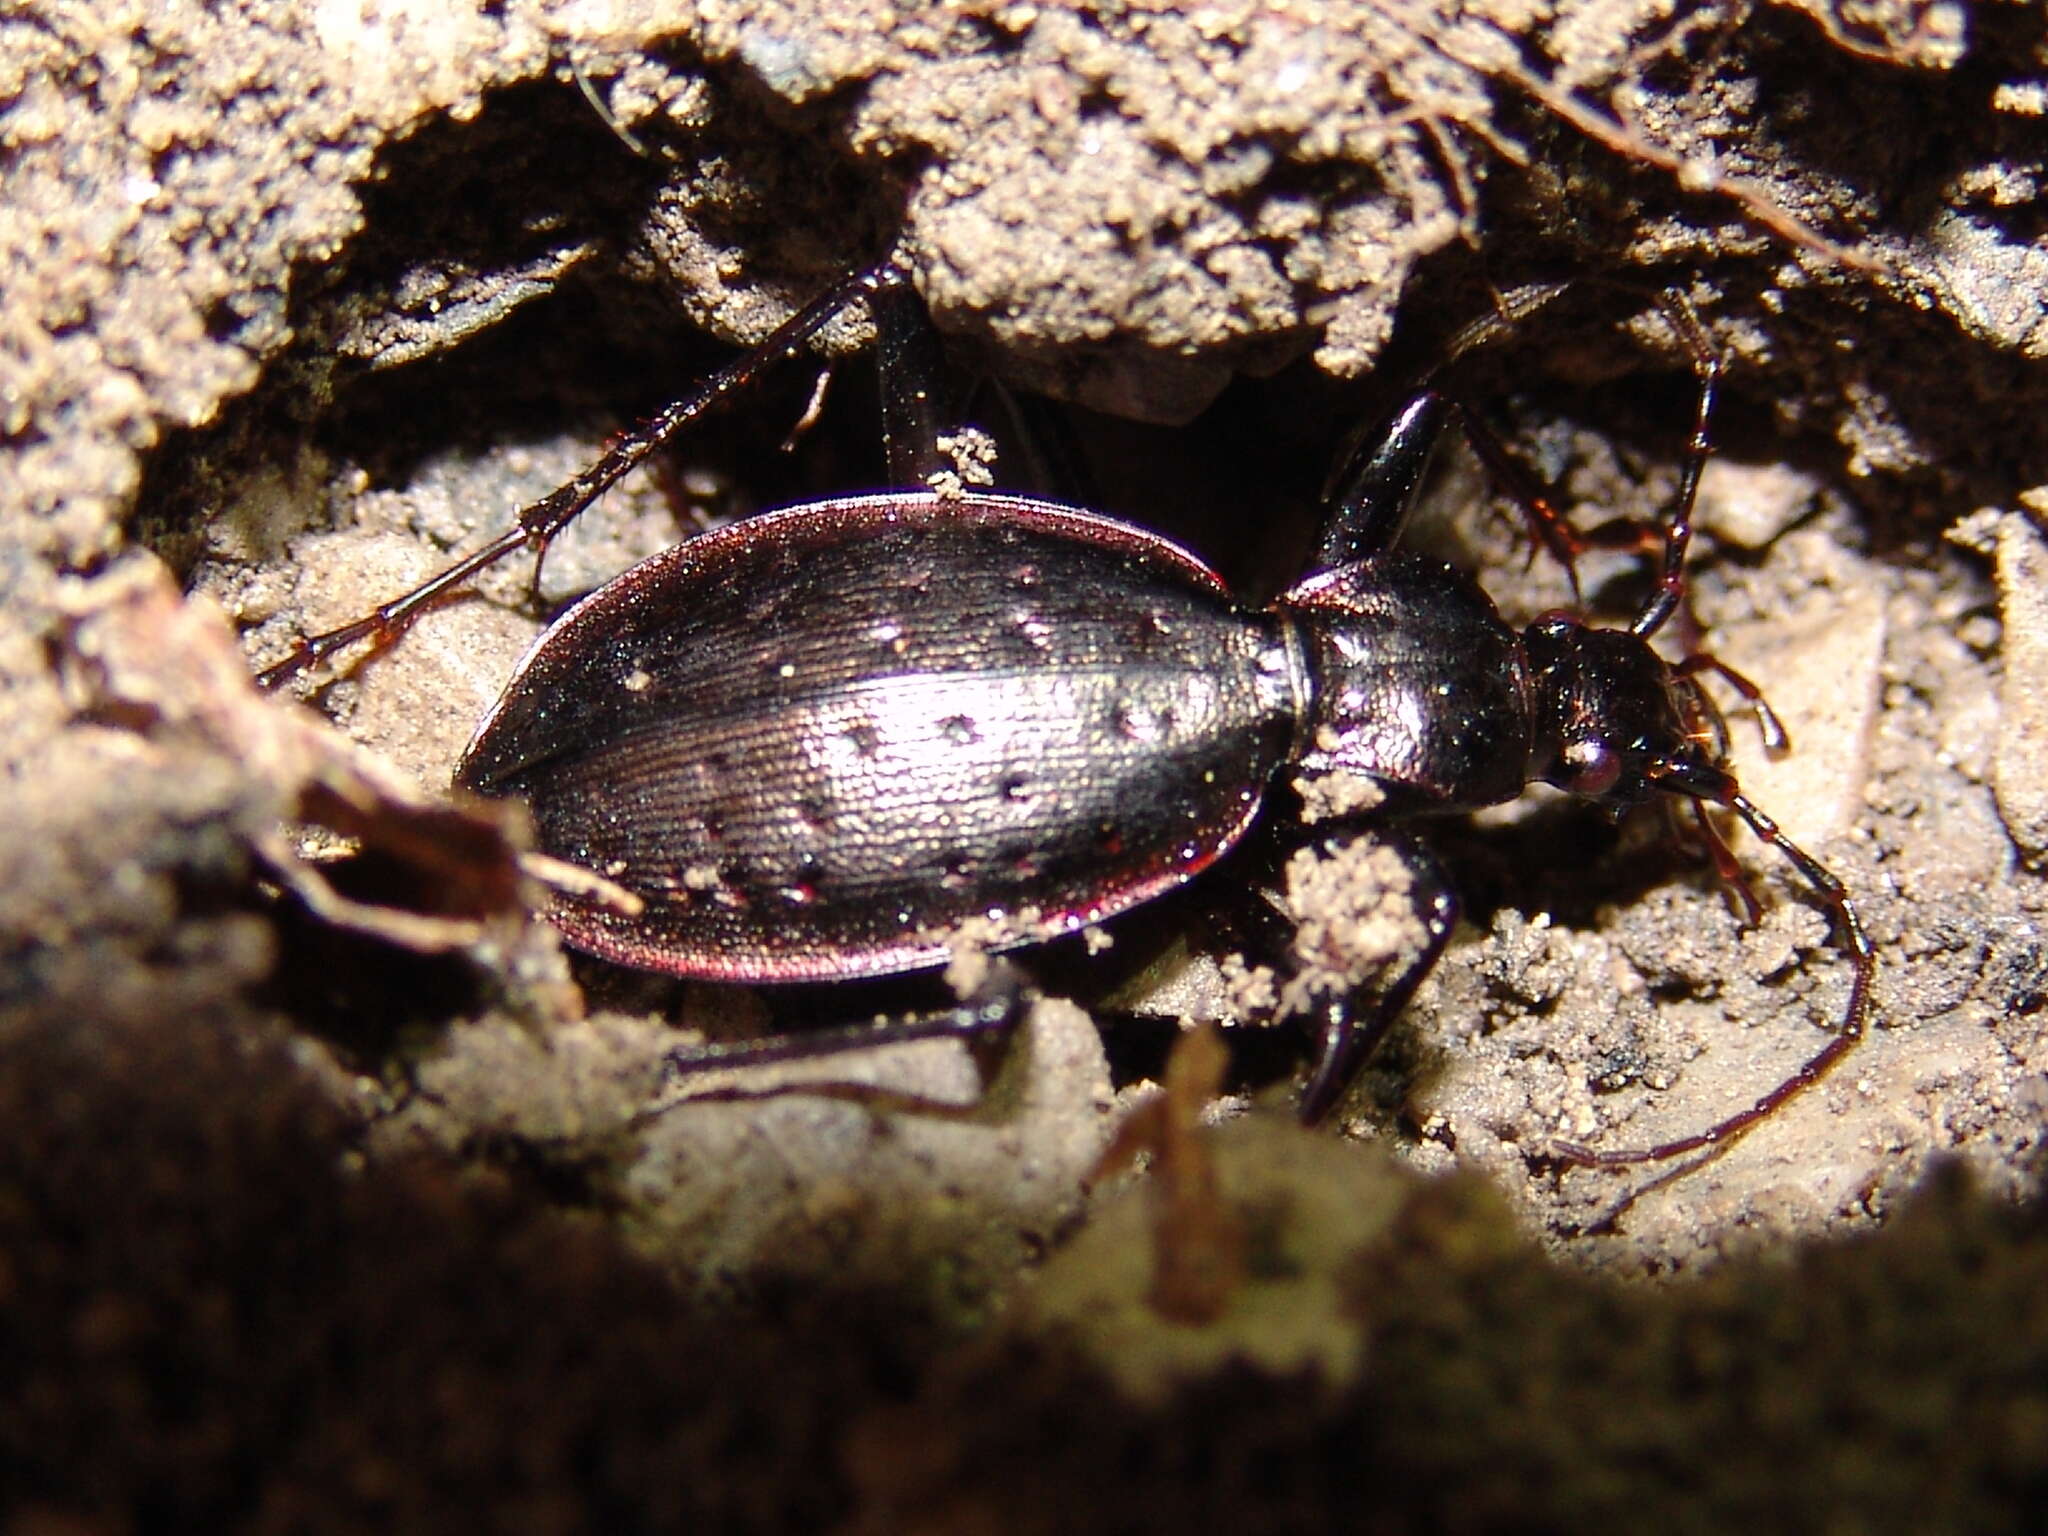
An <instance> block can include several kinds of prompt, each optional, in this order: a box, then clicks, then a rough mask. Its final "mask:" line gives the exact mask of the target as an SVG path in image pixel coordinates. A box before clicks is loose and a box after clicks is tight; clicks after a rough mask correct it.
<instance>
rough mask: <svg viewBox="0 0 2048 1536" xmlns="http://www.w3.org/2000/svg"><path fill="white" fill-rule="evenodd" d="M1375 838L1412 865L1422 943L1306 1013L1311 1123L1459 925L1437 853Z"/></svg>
mask: <svg viewBox="0 0 2048 1536" xmlns="http://www.w3.org/2000/svg"><path fill="white" fill-rule="evenodd" d="M1373 836H1374V838H1375V840H1376V841H1377V842H1379V843H1380V844H1381V845H1382V846H1385V847H1390V848H1392V849H1394V850H1396V851H1397V853H1398V855H1399V857H1400V859H1401V862H1402V863H1403V864H1405V865H1406V866H1407V868H1408V871H1409V876H1410V886H1409V897H1410V900H1411V902H1412V911H1413V914H1414V918H1415V920H1416V922H1417V923H1419V924H1420V926H1421V930H1422V937H1421V942H1420V943H1419V944H1418V945H1417V946H1416V947H1415V949H1414V950H1413V951H1412V952H1411V953H1410V954H1409V955H1408V956H1407V957H1406V958H1405V959H1404V960H1403V961H1402V962H1401V964H1400V968H1399V969H1398V970H1397V971H1395V972H1394V974H1393V976H1392V978H1391V979H1390V980H1380V979H1377V978H1376V979H1375V980H1374V981H1372V982H1369V983H1367V984H1366V985H1364V986H1361V987H1354V988H1350V989H1347V990H1345V991H1341V992H1332V993H1330V994H1328V995H1326V996H1325V997H1323V998H1322V999H1321V1000H1320V1001H1319V1002H1318V1003H1317V1005H1316V1006H1315V1007H1314V1009H1313V1010H1312V1011H1311V1014H1310V1016H1311V1017H1312V1018H1313V1019H1314V1020H1315V1029H1316V1060H1315V1065H1314V1067H1313V1068H1312V1069H1311V1070H1310V1072H1309V1079H1308V1086H1307V1087H1306V1088H1305V1089H1303V1090H1302V1095H1301V1109H1300V1114H1301V1122H1302V1124H1304V1125H1314V1124H1316V1123H1317V1122H1318V1121H1320V1120H1321V1119H1322V1118H1323V1117H1324V1116H1325V1115H1327V1114H1328V1113H1329V1112H1330V1111H1331V1110H1332V1109H1333V1108H1335V1107H1336V1104H1337V1100H1338V1099H1339V1098H1341V1097H1342V1096H1343V1093H1344V1090H1345V1089H1346V1088H1348V1087H1349V1086H1350V1085H1351V1079H1352V1078H1353V1077H1355V1076H1356V1075H1357V1073H1358V1069H1359V1068H1360V1067H1362V1066H1363V1065H1365V1063H1366V1062H1367V1061H1368V1060H1369V1059H1371V1057H1372V1054H1373V1052H1374V1051H1375V1050H1377V1049H1378V1048H1379V1044H1380V1041H1381V1040H1383V1039H1384V1038H1386V1033H1387V1030H1388V1029H1389V1028H1390V1027H1391V1026H1392V1025H1393V1022H1394V1020H1395V1019H1396V1018H1398V1017H1399V1016H1400V1013H1401V1010H1402V1009H1404V1008H1406V1007H1407V1006H1408V1003H1409V1001H1410V999H1412V998H1413V997H1414V996H1415V989H1416V988H1417V987H1419V986H1421V985H1422V980H1423V978H1424V977H1425V976H1427V975H1428V974H1429V973H1430V972H1431V971H1432V970H1434V969H1435V968H1436V963H1437V961H1438V960H1439V959H1440V958H1441V957H1442V955H1443V952H1444V946H1445V945H1446V944H1448V943H1449V942H1450V939H1451V930H1452V929H1454V928H1456V927H1457V925H1458V897H1457V894H1456V892H1454V891H1453V890H1452V889H1451V886H1450V882H1449V880H1448V879H1447V878H1446V877H1445V875H1444V871H1443V866H1442V865H1441V864H1439V863H1438V862H1437V859H1436V856H1435V855H1434V854H1432V853H1431V852H1429V850H1428V849H1426V848H1425V847H1423V846H1422V844H1421V843H1419V842H1417V841H1415V840H1414V839H1412V838H1407V837H1399V836H1394V835H1390V834H1387V833H1385V832H1375V833H1374V834H1373Z"/></svg>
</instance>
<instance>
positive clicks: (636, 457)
mask: <svg viewBox="0 0 2048 1536" xmlns="http://www.w3.org/2000/svg"><path fill="white" fill-rule="evenodd" d="M908 281H909V279H908V278H907V276H906V275H905V274H904V272H903V270H902V268H900V267H899V266H898V265H897V264H896V262H895V260H894V258H890V259H887V260H884V261H881V262H878V263H877V264H876V265H874V266H872V267H864V268H862V269H861V270H860V271H858V272H854V273H852V274H850V275H849V276H847V277H844V278H841V279H840V280H839V281H838V282H837V283H834V284H833V285H832V286H831V287H830V288H828V289H826V290H825V292H824V293H823V294H821V295H820V296H819V297H817V298H816V299H813V300H812V301H811V302H810V303H809V304H807V305H805V306H804V307H803V308H802V309H800V310H798V311H797V312H796V313H795V314H794V315H792V316H791V317H790V318H789V319H787V320H785V321H784V322H783V323H782V324H781V325H780V326H778V327H776V329H775V330H774V331H772V332H771V333H770V334H769V336H768V339H767V340H766V341H764V342H762V343H761V344H760V345H759V346H757V347H755V348H753V349H752V350H751V351H749V352H746V353H743V354H742V355H741V356H739V357H737V358H735V359H733V360H732V361H731V362H730V363H727V364H726V365H725V366H724V367H723V368H721V369H719V370H718V371H717V372H716V373H713V374H711V375H709V376H708V377H707V378H705V379H704V380H703V381H702V382H701V383H699V384H698V385H697V386H696V388H694V389H692V390H691V391H690V392H689V393H688V394H686V395H684V396H683V397H682V398H680V399H678V400H675V401H673V402H671V403H670V404H668V405H666V406H664V407H663V408H662V409H661V410H659V411H657V412H656V413H655V414H654V415H653V416H651V417H649V418H648V419H647V420H646V421H644V422H642V423H641V424H640V425H639V426H637V427H635V428H633V429H632V430H631V431H629V432H625V433H622V434H620V435H619V437H618V438H617V439H615V440H614V442H613V443H612V445H611V446H610V447H609V448H607V449H606V450H605V451H604V453H603V455H602V456H600V457H599V459H598V460H597V462H596V463H594V464H592V465H591V466H590V467H589V468H587V469H585V470H583V471H582V472H581V473H580V474H578V475H576V476H575V477H574V478H573V479H571V480H570V481H568V482H567V483H566V484H564V485H561V486H559V487H557V488H556V489H555V490H553V491H551V492H549V493H548V494H547V495H546V496H543V497H542V498H541V499H540V500H539V501H536V502H534V503H533V504H532V505H530V506H527V507H524V508H522V509H521V510H520V512H519V520H518V522H517V524H516V525H515V526H513V527H511V528H509V529H507V530H506V531H505V532H503V533H501V534H499V535H498V536H497V537H496V538H495V539H493V540H491V542H490V543H488V544H486V545H485V546H484V547H483V548H482V549H480V550H478V551H476V553H474V554H472V555H469V556H468V557H466V558H464V559H462V560H459V561H457V562H456V563H455V564H454V565H451V566H450V567H448V569H446V570H444V571H442V572H441V573H440V574H439V575H437V576H432V577H429V578H428V579H427V580H426V581H424V582H422V583H420V585H419V586H417V587H414V588H413V589H412V590H411V591H410V592H406V593H402V594H401V595H399V596H398V597H395V598H393V599H392V600H391V601H390V602H387V603H385V604H383V605H381V606H380V607H378V608H377V609H376V610H375V611H374V612H372V613H368V614H365V615H364V616H363V617H362V618H360V619H356V620H354V621H353V622H351V623H348V624H344V625H341V626H340V627H339V628H336V629H330V630H327V631H326V632H324V633H322V634H317V635H311V636H308V637H307V638H306V639H303V640H301V641H300V642H299V643H298V644H297V645H296V646H295V647H294V648H293V649H292V650H291V651H289V652H287V653H286V655H285V656H284V657H283V658H282V659H281V660H279V661H275V662H272V663H271V664H270V665H269V666H267V667H265V668H264V669H263V670H262V671H260V672H258V673H257V674H256V682H257V685H258V686H259V687H262V688H276V687H278V686H280V685H281V684H283V683H286V682H288V681H290V680H291V679H292V678H293V677H296V676H297V675H298V674H299V673H301V672H303V671H305V670H306V668H308V667H310V666H314V665H316V664H318V663H320V662H323V661H325V660H327V658H328V657H330V656H332V655H334V654H335V653H336V652H337V651H340V650H343V649H346V648H347V647H348V646H351V645H354V644H356V643H357V642H358V641H362V640H374V641H376V642H377V643H378V644H380V645H385V644H389V643H390V642H391V641H393V640H395V639H397V637H398V636H399V635H401V634H403V633H404V632H405V631H406V629H408V628H409V627H411V625H412V622H413V620H414V619H416V618H418V617H419V615H420V614H421V613H422V612H423V611H425V610H426V609H428V608H430V607H432V606H433V605H434V604H435V603H437V602H439V601H441V600H442V598H444V597H445V596H447V595H448V594H449V593H450V592H452V591H454V590H456V589H457V588H459V587H461V586H462V584H463V583H465V582H467V581H468V580H469V579H470V578H471V577H472V576H475V575H476V574H477V573H479V572H480V571H484V570H487V569H489V568H490V567H491V566H493V565H496V564H497V563H498V562H499V561H500V560H503V559H505V558H506V557H507V556H509V555H512V554H514V553H516V552H517V551H519V550H522V549H545V548H546V547H547V544H548V542H549V541H550V540H552V539H553V538H554V536H555V535H556V534H558V533H560V532H561V531H562V529H564V528H565V527H567V526H568V525H569V524H570V523H571V522H573V521H574V520H575V519H576V517H577V516H578V515H580V514H581V513H582V511H583V510H584V508H586V507H588V506H589V505H590V504H591V503H592V502H594V501H596V500H597V498H598V497H599V496H602V495H603V494H604V493H605V492H606V491H608V490H610V489H611V487H612V486H613V485H614V484H615V483H616V482H617V481H619V480H620V479H621V478H622V477H623V476H624V475H625V474H626V472H627V471H628V470H630V469H632V468H633V467H634V466H635V465H637V464H639V463H640V462H641V461H642V460H643V459H645V458H646V457H647V456H648V455H649V454H651V453H653V452H654V451H655V450H656V449H658V448H660V447H661V446H662V445H663V444H665V443H666V442H668V440H669V439H670V438H672V437H674V436H675V435H676V433H677V432H679V431H681V430H682V429H683V428H684V427H685V426H687V425H689V424H690V423H691V422H693V421H695V420H696V419H697V418H698V417H700V416H702V415H704V414H705V413H706V412H707V411H709V410H711V409H712V408H713V407H715V406H717V405H720V404H722V403H723V402H724V401H726V400H727V399H729V398H730V397H732V396H733V395H735V394H737V393H739V392H741V391H743V390H745V389H746V388H747V387H748V386H749V385H751V384H752V383H753V382H754V380H755V379H757V378H759V377H760V376H761V375H762V374H764V373H766V372H767V371H768V370H770V369H771V368H773V367H775V365H776V364H778V363H780V362H782V361H783V360H784V359H785V358H789V357H793V356H795V355H796V354H797V353H798V352H800V351H802V350H803V349H804V348H805V347H806V346H808V345H809V344H810V343H811V341H812V340H813V338H815V337H816V336H817V335H818V334H819V333H820V332H822V331H823V330H824V329H825V328H826V327H827V326H829V325H830V324H832V322H833V321H835V320H837V319H838V318H839V317H840V315H842V314H843V313H845V312H846V311H847V310H848V309H850V308H852V307H853V306H854V305H856V304H860V303H874V302H876V301H877V299H878V298H880V296H882V295H884V294H888V293H890V292H893V291H895V290H898V289H901V288H903V287H904V286H905V285H906V284H907V283H908Z"/></svg>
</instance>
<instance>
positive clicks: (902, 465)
mask: <svg viewBox="0 0 2048 1536" xmlns="http://www.w3.org/2000/svg"><path fill="white" fill-rule="evenodd" d="M868 307H869V309H870V310H871V311H872V312H873V314H874V317H875V368H876V370H877V371H878V373H879V374H880V377H881V385H882V451H883V453H884V454H885V455H886V458H887V463H888V479H889V484H890V485H892V486H916V487H918V488H919V489H923V488H925V487H927V486H929V485H930V484H931V483H932V477H933V476H934V475H936V474H938V473H940V472H941V471H943V470H946V469H949V468H951V467H952V461H951V460H950V459H949V458H947V456H946V455H945V453H944V452H942V451H941V449H940V447H939V439H940V437H941V436H943V435H944V434H946V433H948V432H950V431H952V430H953V428H954V426H955V425H956V424H955V423H954V422H952V421H950V420H948V419H947V416H948V413H947V410H946V406H947V396H946V360H945V354H944V353H943V352H942V351H941V350H940V347H939V333H938V331H937V330H936V329H935V328H934V327H933V325H932V321H931V316H930V314H929V313H927V312H926V310H925V307H924V300H923V299H921V298H920V297H918V294H917V291H916V290H915V289H913V288H912V287H911V286H910V285H909V284H908V283H898V284H895V285H892V286H889V287H884V288H882V289H880V290H878V291H877V292H876V293H875V294H873V295H872V296H871V297H870V298H869V300H868Z"/></svg>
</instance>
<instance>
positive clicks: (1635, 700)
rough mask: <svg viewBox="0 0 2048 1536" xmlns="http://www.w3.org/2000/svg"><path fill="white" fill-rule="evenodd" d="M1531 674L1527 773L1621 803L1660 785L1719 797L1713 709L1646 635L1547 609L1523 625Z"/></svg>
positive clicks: (1616, 806)
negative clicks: (1531, 721)
mask: <svg viewBox="0 0 2048 1536" xmlns="http://www.w3.org/2000/svg"><path fill="white" fill-rule="evenodd" d="M1522 642H1523V644H1524V645H1525V646H1526V647H1527V649H1528V655H1529V671H1530V678H1531V682H1532V684H1533V687H1532V690H1531V692H1532V701H1533V704H1534V716H1535V718H1534V725H1535V729H1534V732H1533V733H1532V739H1531V742H1530V753H1529V777H1530V778H1531V779H1540V780H1542V781H1543V782H1544V783H1546V784H1552V785H1555V786H1556V787H1557V788H1559V789H1562V790H1565V791H1568V792H1569V793H1571V794H1574V795H1579V796H1581V797H1583V798H1585V799H1587V800H1592V801H1596V802H1597V803H1599V804H1601V805H1603V806H1606V807H1607V808H1609V809H1610V810H1612V811H1615V812H1617V813H1619V812H1621V811H1625V810H1627V809H1628V808H1629V807H1630V806H1633V805H1639V804H1641V803H1642V802H1643V801H1644V800H1646V799H1648V798H1649V797H1650V795H1651V794H1652V793H1654V792H1656V791H1659V790H1662V791H1666V792H1670V793H1676V794H1684V795H1690V796H1693V797H1696V798H1699V799H1704V800H1716V801H1722V802H1724V803H1725V801H1726V799H1727V796H1728V794H1729V793H1731V792H1732V791H1733V790H1734V787H1735V786H1734V781H1733V780H1732V779H1730V778H1729V776H1728V775H1727V773H1726V772H1724V771H1723V770H1722V768H1721V760H1722V758H1723V756H1724V753H1725V747H1726V743H1725V740H1724V735H1723V732H1722V730H1721V727H1720V720H1719V717H1718V715H1717V714H1716V713H1715V712H1714V710H1713V708H1712V706H1711V705H1709V704H1708V703H1707V702H1706V700H1705V696H1704V695H1703V694H1702V693H1701V692H1700V689H1699V685H1698V684H1697V683H1696V682H1694V681H1693V680H1692V679H1691V678H1688V677H1682V676H1680V675H1678V674H1677V673H1676V672H1674V671H1673V669H1672V667H1671V666H1670V664H1669V663H1667V662H1666V661H1665V660H1664V658H1663V657H1661V656H1659V655H1658V654H1657V653H1656V652H1655V651H1653V650H1652V649H1651V648H1650V644H1649V642H1648V641H1647V640H1645V639H1644V638H1642V637H1641V636H1640V635H1637V634H1633V633H1631V632H1630V631H1628V630H1625V629H1595V628H1592V627H1590V626H1588V625H1586V624H1583V623H1581V622H1580V621H1579V620H1577V619H1576V618H1573V617H1572V616H1571V615H1569V614H1559V613H1552V614H1545V615H1544V616H1543V617H1542V618H1539V619H1538V620H1537V621H1536V622H1535V623H1533V624H1531V625H1530V626H1529V627H1528V629H1527V630H1525V631H1524V632H1523V635H1522Z"/></svg>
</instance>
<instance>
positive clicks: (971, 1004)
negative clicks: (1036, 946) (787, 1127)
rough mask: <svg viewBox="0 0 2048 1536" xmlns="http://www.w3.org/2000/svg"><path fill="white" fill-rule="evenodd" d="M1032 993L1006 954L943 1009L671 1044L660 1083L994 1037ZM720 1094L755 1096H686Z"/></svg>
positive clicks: (805, 1087)
mask: <svg viewBox="0 0 2048 1536" xmlns="http://www.w3.org/2000/svg"><path fill="white" fill-rule="evenodd" d="M1037 996H1038V994H1037V992H1036V990H1035V989H1034V988H1032V987H1031V986H1030V985H1028V984H1027V983H1026V981H1025V979H1024V977H1023V974H1022V973H1021V972H1020V971H1019V970H1018V969H1017V967H1016V966H1014V965H1012V964H1010V963H1009V962H1008V961H1006V960H1000V959H998V960H993V961H991V962H990V963H989V965H988V967H987V969H986V972H985V974H984V976H983V978H982V980H981V981H980V982H979V983H977V984H976V986H975V987H974V988H973V989H972V990H971V991H970V992H969V993H968V994H967V995H966V996H964V997H963V998H962V999H961V1000H960V1002H959V1003H957V1004H956V1005H954V1006H953V1007H951V1008H936V1009H929V1010H924V1011H921V1012H916V1013H906V1014H893V1015H883V1016H880V1017H877V1018H873V1019H869V1020H866V1021H863V1022H861V1023H857V1024H841V1025H829V1026H827V1027H825V1028H822V1029H809V1030H802V1031H793V1032H790V1033H786V1034H773V1035H767V1036H763V1037H761V1038H759V1039H754V1040H711V1041H703V1042H700V1043H698V1044H694V1045H686V1046H679V1047H677V1048H676V1049H675V1050H673V1051H670V1052H669V1053H668V1054H667V1056H666V1057H664V1058H663V1067H664V1072H665V1077H666V1086H668V1087H670V1088H675V1087H678V1086H680V1085H682V1084H684V1083H686V1082H687V1081H688V1080H690V1079H692V1078H696V1077H702V1076H704V1075H705V1074H707V1073H712V1072H727V1071H734V1070H741V1069H753V1068H757V1067H767V1066H776V1065H780V1064H782V1063H785V1062H794V1061H816V1060H820V1059H822V1058H824V1057H828V1056H838V1055H842V1054H844V1053H846V1052H848V1051H863V1050H872V1049H875V1048H876V1047H879V1046H885V1045H902V1044H905V1043H906V1042H909V1041H914V1040H943V1039H958V1040H970V1041H971V1040H976V1039H981V1038H984V1037H987V1036H992V1035H1002V1034H1005V1033H1007V1032H1008V1031H1009V1030H1010V1028H1011V1027H1012V1026H1013V1025H1015V1024H1016V1023H1017V1022H1018V1021H1019V1020H1020V1019H1021V1018H1023V1016H1024V1013H1025V1011H1026V1010H1027V1009H1028V1008H1029V1007H1030V1006H1031V1004H1032V1003H1033V1002H1034V1001H1036V999H1037ZM817 1087H818V1085H815V1084H790V1085H788V1086H787V1087H786V1088H774V1089H764V1090H762V1091H763V1092H764V1093H765V1092H791V1093H802V1092H809V1091H815V1090H816V1089H817ZM726 1096H733V1097H754V1096H755V1094H754V1092H753V1091H751V1090H736V1091H735V1092H734V1093H733V1094H732V1095H726V1094H724V1093H721V1092H709V1093H703V1094H695V1093H693V1094H691V1095H689V1098H690V1099H692V1100H695V1099H699V1098H719V1097H726ZM676 1102H682V1101H681V1100H678V1101H676ZM663 1107H665V1108H666V1107H669V1106H668V1105H664V1106H663Z"/></svg>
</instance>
